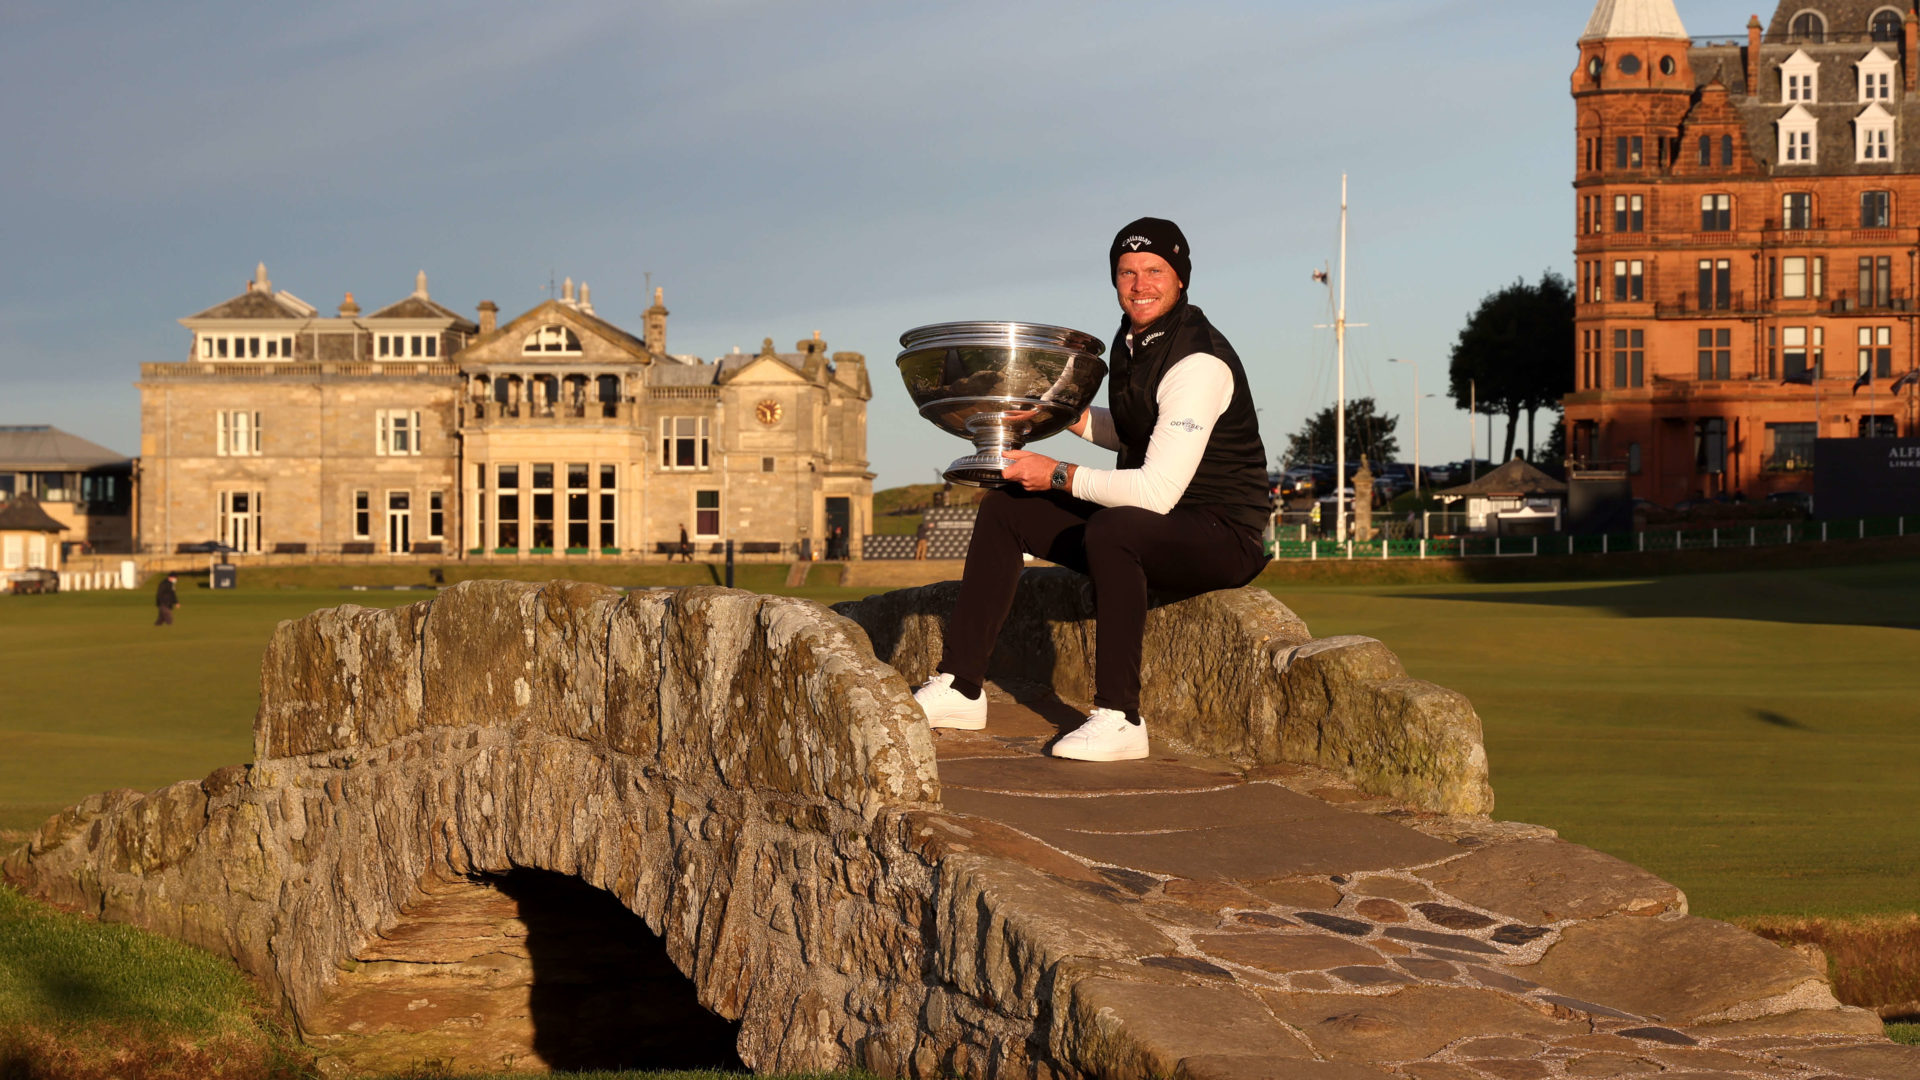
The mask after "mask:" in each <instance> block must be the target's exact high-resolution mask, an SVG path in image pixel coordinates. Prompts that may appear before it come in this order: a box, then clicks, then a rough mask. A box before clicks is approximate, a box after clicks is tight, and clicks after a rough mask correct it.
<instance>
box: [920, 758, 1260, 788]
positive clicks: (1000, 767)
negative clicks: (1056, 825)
mask: <svg viewBox="0 0 1920 1080" xmlns="http://www.w3.org/2000/svg"><path fill="white" fill-rule="evenodd" d="M1238 782H1239V778H1238V776H1237V775H1235V774H1232V773H1227V772H1222V771H1214V770H1204V769H1198V768H1195V767H1193V766H1191V765H1186V764H1182V763H1180V762H1177V761H1172V762H1169V761H1154V760H1151V759H1149V760H1144V761H1110V762H1099V763H1094V762H1085V761H1061V760H1060V759H1058V758H1048V757H1027V756H1017V757H979V758H962V759H960V760H957V761H953V760H949V761H942V762H941V763H940V785H941V787H942V788H943V789H949V790H956V789H963V788H965V789H972V790H976V791H998V792H1011V793H1035V792H1050V793H1052V794H1055V795H1059V794H1076V795H1100V794H1115V793H1120V792H1157V791H1202V790H1207V789H1211V788H1217V787H1219V786H1220V785H1222V784H1224V783H1238Z"/></svg>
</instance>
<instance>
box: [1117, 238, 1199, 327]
mask: <svg viewBox="0 0 1920 1080" xmlns="http://www.w3.org/2000/svg"><path fill="white" fill-rule="evenodd" d="M1113 285H1114V289H1115V291H1116V292H1118V293H1119V295H1120V310H1121V311H1124V312H1126V313H1127V318H1128V319H1130V320H1132V321H1133V328H1134V329H1135V330H1138V329H1140V328H1141V327H1143V326H1146V325H1147V324H1148V323H1151V322H1153V321H1154V320H1155V319H1158V318H1159V317H1160V316H1162V315H1165V314H1166V313H1167V312H1169V311H1172V310H1173V305H1174V304H1176V303H1178V302H1179V301H1180V290H1181V289H1182V288H1184V287H1185V286H1186V283H1185V282H1183V281H1181V280H1180V275H1178V274H1176V273H1174V272H1173V267H1172V266H1171V265H1170V264H1168V262H1167V260H1165V259H1163V258H1161V257H1160V256H1158V255H1151V254H1148V253H1147V252H1144V251H1130V252H1127V253H1126V254H1125V255H1122V256H1120V262H1119V264H1118V265H1117V266H1116V267H1115V268H1114V272H1113Z"/></svg>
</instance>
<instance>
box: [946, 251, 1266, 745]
mask: <svg viewBox="0 0 1920 1080" xmlns="http://www.w3.org/2000/svg"><path fill="white" fill-rule="evenodd" d="M1107 269H1108V272H1109V275H1110V281H1111V283H1112V285H1113V288H1114V290H1115V291H1116V293H1117V294H1118V298H1119V301H1120V310H1121V311H1122V312H1123V313H1124V314H1123V315H1122V317H1121V320H1120V328H1119V330H1118V332H1117V333H1116V334H1115V335H1114V339H1113V351H1112V352H1111V353H1110V354H1109V355H1110V359H1111V360H1112V370H1111V373H1110V376H1109V379H1108V382H1107V401H1108V407H1107V408H1105V409H1102V408H1098V407H1095V408H1090V409H1088V410H1087V411H1086V412H1084V413H1082V414H1081V416H1080V419H1079V420H1077V421H1075V422H1074V424H1073V426H1072V427H1070V428H1069V429H1068V430H1069V431H1072V432H1073V433H1074V434H1075V435H1078V436H1080V437H1081V438H1083V439H1086V440H1087V441H1089V442H1092V443H1094V444H1096V445H1098V446H1101V447H1103V448H1105V449H1108V450H1114V451H1117V452H1118V454H1119V460H1118V463H1117V465H1118V467H1117V468H1114V469H1092V468H1088V467H1086V466H1084V465H1074V464H1069V463H1067V462H1064V461H1057V460H1055V459H1053V458H1050V457H1047V456H1046V455H1044V454H1037V453H1032V452H1029V451H1024V450H1009V451H1005V452H1004V453H1005V456H1006V457H1007V458H1009V459H1011V461H1010V463H1009V464H1008V465H1007V466H1006V467H1005V468H1004V469H1002V474H1003V475H1004V476H1005V477H1006V478H1007V480H1009V481H1011V483H1010V484H1009V485H1008V486H1006V487H1003V488H999V489H996V490H995V491H993V492H991V493H989V494H988V495H987V497H986V498H985V499H983V500H981V503H980V511H979V517H978V519H977V520H976V523H975V525H974V529H973V539H972V541H971V542H970V544H969V545H968V547H967V562H966V569H965V571H964V572H963V573H962V575H961V580H960V595H959V598H958V600H957V601H956V602H955V604H954V609H953V616H952V618H951V620H950V621H949V623H948V626H947V632H946V648H945V651H944V652H943V654H942V655H941V657H940V663H939V665H938V667H937V668H936V672H937V674H935V675H934V676H933V678H931V679H929V680H928V681H927V682H926V683H925V684H924V685H923V686H921V687H920V689H919V690H917V691H915V693H914V699H915V700H916V701H918V702H919V703H920V707H921V708H922V709H923V710H924V711H925V712H926V714H927V721H928V723H929V724H930V725H931V726H933V727H937V728H961V729H967V730H978V729H980V728H983V727H985V726H986V723H987V701H986V695H985V694H984V693H983V692H982V690H981V683H982V682H984V681H985V679H986V675H987V658H988V656H990V655H991V654H992V652H993V643H994V639H995V638H996V637H998V636H999V633H1000V627H1001V625H1002V624H1003V623H1005V621H1006V618H1007V612H1008V610H1009V609H1010V608H1011V607H1012V605H1013V594H1014V588H1015V586H1016V584H1017V583H1018V581H1019V576H1020V569H1021V555H1022V554H1023V553H1030V554H1032V555H1035V556H1037V557H1039V558H1043V559H1046V560H1048V561H1050V562H1054V563H1058V564H1060V565H1062V566H1067V567H1070V568H1072V569H1074V570H1078V571H1080V572H1082V573H1084V574H1087V575H1088V576H1089V577H1091V578H1092V579H1093V588H1094V618H1095V620H1096V625H1097V628H1098V630H1097V634H1098V636H1097V641H1098V643H1099V644H1098V648H1097V652H1096V655H1095V662H1094V696H1093V710H1092V711H1091V712H1089V713H1088V714H1087V719H1086V722H1085V723H1083V724H1081V725H1080V727H1079V728H1077V729H1076V730H1074V731H1072V732H1069V733H1068V734H1066V735H1064V736H1062V737H1061V738H1060V739H1059V740H1058V741H1057V742H1055V743H1054V745H1053V749H1052V751H1051V752H1052V754H1053V756H1055V757H1061V758H1073V759H1076V760H1081V761H1124V760H1130V759H1134V758H1144V757H1146V756H1147V728H1146V724H1145V722H1144V720H1143V719H1142V718H1141V716H1140V650H1141V641H1142V638H1143V636H1144V634H1145V631H1146V620H1147V593H1148V590H1149V589H1157V590H1160V591H1162V592H1167V593H1175V594H1184V595H1196V594H1199V593H1202V592H1208V591H1211V590H1214V589H1229V588H1237V587H1239V586H1242V585H1245V584H1247V583H1248V582H1250V581H1252V580H1253V578H1254V576H1255V575H1256V574H1258V573H1259V572H1260V568H1261V567H1263V566H1265V565H1266V563H1267V557H1266V555H1265V553H1264V552H1263V551H1262V550H1261V546H1260V532H1261V530H1262V529H1263V528H1264V527H1265V525H1266V521H1267V515H1268V513H1269V508H1268V505H1267V454H1266V449H1265V447H1263V446H1262V445H1261V442H1260V429H1259V422H1258V420H1257V419H1256V417H1255V415H1254V408H1253V397H1252V395H1251V393H1250V392H1249V391H1248V389H1247V377H1246V373H1245V371H1243V370H1242V369H1241V366H1240V358H1239V356H1238V355H1236V354H1235V353H1234V351H1233V346H1232V345H1230V344H1228V343H1227V339H1226V338H1225V337H1223V336H1222V335H1221V334H1220V332H1219V331H1218V330H1216V329H1214V327H1213V324H1212V323H1210V322H1208V321H1207V317H1206V316H1205V315H1204V314H1202V313H1201V311H1200V309H1199V308H1197V307H1194V306H1193V305H1192V304H1191V303H1189V302H1188V299H1187V285H1188V282H1190V281H1191V280H1192V261H1191V249H1190V248H1189V247H1188V244H1187V239H1186V237H1185V236H1184V235H1182V234H1181V232H1180V227H1179V226H1177V225H1175V224H1174V223H1173V222H1171V221H1166V220H1163V219H1161V218H1141V219H1139V220H1138V221H1135V222H1133V223H1132V224H1130V225H1128V226H1127V227H1126V228H1124V229H1121V230H1120V232H1119V234H1118V235H1116V236H1115V237H1114V239H1113V244H1112V245H1111V246H1110V247H1109V248H1108V251H1107Z"/></svg>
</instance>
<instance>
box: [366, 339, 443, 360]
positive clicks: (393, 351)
mask: <svg viewBox="0 0 1920 1080" xmlns="http://www.w3.org/2000/svg"><path fill="white" fill-rule="evenodd" d="M373 355H374V357H375V358H376V359H380V360H433V359H436V358H438V357H439V355H440V336H439V335H438V334H433V333H423V334H375V335H374V336H373Z"/></svg>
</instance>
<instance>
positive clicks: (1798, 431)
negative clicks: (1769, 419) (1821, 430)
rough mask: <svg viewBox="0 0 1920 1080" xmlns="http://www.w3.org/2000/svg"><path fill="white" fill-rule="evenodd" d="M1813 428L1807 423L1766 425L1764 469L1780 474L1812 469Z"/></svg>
mask: <svg viewBox="0 0 1920 1080" xmlns="http://www.w3.org/2000/svg"><path fill="white" fill-rule="evenodd" d="M1814 427H1815V426H1814V425H1813V424H1812V423H1809V422H1797V423H1791V424H1768V425H1767V442H1768V444H1769V447H1770V449H1769V450H1768V452H1767V460H1766V467H1767V468H1769V469H1772V470H1776V471H1780V472H1799V471H1801V470H1803V469H1811V468H1813V440H1814Z"/></svg>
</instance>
